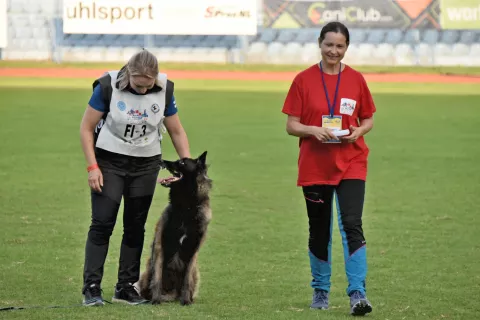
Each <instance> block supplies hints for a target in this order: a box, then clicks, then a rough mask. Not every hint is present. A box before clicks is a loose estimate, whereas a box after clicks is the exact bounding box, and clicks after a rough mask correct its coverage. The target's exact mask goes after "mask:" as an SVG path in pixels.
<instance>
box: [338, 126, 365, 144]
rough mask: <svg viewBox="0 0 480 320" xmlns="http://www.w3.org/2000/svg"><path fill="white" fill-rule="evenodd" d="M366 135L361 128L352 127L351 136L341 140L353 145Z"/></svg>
mask: <svg viewBox="0 0 480 320" xmlns="http://www.w3.org/2000/svg"><path fill="white" fill-rule="evenodd" d="M363 135H364V131H363V129H362V128H360V127H354V126H350V134H349V135H348V136H343V137H341V139H342V140H343V141H346V142H349V143H353V142H355V141H357V139H358V138H360V137H361V136H363Z"/></svg>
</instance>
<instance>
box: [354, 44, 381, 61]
mask: <svg viewBox="0 0 480 320" xmlns="http://www.w3.org/2000/svg"><path fill="white" fill-rule="evenodd" d="M375 49H376V47H375V45H374V44H371V43H360V44H358V49H357V50H356V52H355V55H356V56H357V59H358V62H359V63H360V64H363V65H372V64H376V63H377V61H375V59H372V56H373V54H374V51H375Z"/></svg>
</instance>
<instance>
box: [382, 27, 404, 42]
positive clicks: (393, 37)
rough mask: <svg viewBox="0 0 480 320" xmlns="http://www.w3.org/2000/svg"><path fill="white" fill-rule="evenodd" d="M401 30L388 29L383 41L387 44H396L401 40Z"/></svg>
mask: <svg viewBox="0 0 480 320" xmlns="http://www.w3.org/2000/svg"><path fill="white" fill-rule="evenodd" d="M402 38H403V32H402V30H400V29H393V30H388V31H387V34H386V35H385V43H388V44H397V43H400V42H401V41H402Z"/></svg>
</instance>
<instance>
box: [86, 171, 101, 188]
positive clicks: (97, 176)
mask: <svg viewBox="0 0 480 320" xmlns="http://www.w3.org/2000/svg"><path fill="white" fill-rule="evenodd" d="M88 185H89V186H90V188H91V189H92V190H93V191H97V192H102V187H103V175H102V171H100V169H98V168H97V169H93V170H92V171H90V172H89V173H88Z"/></svg>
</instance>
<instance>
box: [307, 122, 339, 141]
mask: <svg viewBox="0 0 480 320" xmlns="http://www.w3.org/2000/svg"><path fill="white" fill-rule="evenodd" d="M310 134H311V135H312V136H313V137H315V138H316V139H317V140H319V141H321V142H325V141H328V140H331V139H334V140H337V139H338V138H337V137H336V136H335V135H334V134H333V131H332V130H331V129H328V128H324V127H314V126H312V127H310Z"/></svg>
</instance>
